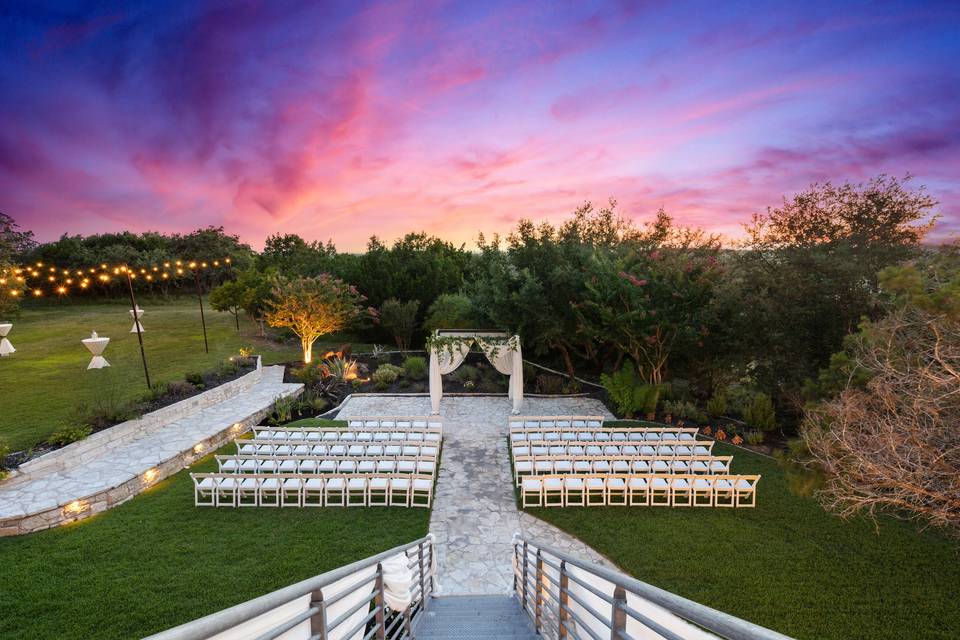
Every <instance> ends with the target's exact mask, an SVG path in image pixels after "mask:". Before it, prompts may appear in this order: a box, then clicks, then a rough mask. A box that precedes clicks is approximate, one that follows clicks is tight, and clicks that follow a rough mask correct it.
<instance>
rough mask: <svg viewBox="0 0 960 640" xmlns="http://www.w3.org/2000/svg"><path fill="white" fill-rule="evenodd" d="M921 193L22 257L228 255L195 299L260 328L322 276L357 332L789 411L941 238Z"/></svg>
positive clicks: (127, 244)
mask: <svg viewBox="0 0 960 640" xmlns="http://www.w3.org/2000/svg"><path fill="white" fill-rule="evenodd" d="M935 205H936V203H935V201H934V200H933V199H932V198H931V197H930V196H929V195H928V194H927V193H926V192H925V191H924V189H923V188H922V187H921V188H912V187H911V186H910V185H909V183H908V180H898V179H895V178H890V177H886V176H881V177H878V178H876V179H874V180H871V181H869V182H866V183H863V184H857V185H853V184H844V185H842V186H834V185H832V184H829V183H828V184H824V185H813V186H812V187H811V188H810V189H808V190H807V191H805V192H804V193H801V194H798V195H796V196H795V197H793V198H790V199H785V200H784V201H783V202H782V203H781V204H780V206H778V207H775V208H771V209H768V210H767V211H766V212H765V213H761V214H757V215H756V216H754V218H753V220H752V221H751V222H750V223H749V224H748V225H747V227H746V228H747V236H746V239H745V240H744V241H743V242H741V243H739V244H738V245H737V246H733V247H723V246H721V242H720V239H719V238H718V237H715V236H712V235H710V234H708V233H706V232H704V231H702V230H699V229H691V228H686V227H682V226H679V225H677V224H676V223H675V222H674V221H673V220H672V219H671V217H670V216H669V215H668V214H667V213H666V212H664V211H660V212H659V213H658V214H657V215H656V217H655V218H654V220H653V221H651V222H649V223H647V224H644V225H636V224H634V223H632V222H631V221H630V220H629V219H628V218H626V217H625V216H624V215H623V214H622V213H621V212H620V211H619V209H618V207H617V204H616V202H614V201H610V202H609V203H608V204H607V205H606V206H603V207H600V208H596V207H594V206H592V205H591V204H585V205H583V206H582V207H580V208H579V209H577V210H576V211H575V212H574V213H573V214H572V216H571V217H570V218H569V219H568V220H567V221H565V222H564V223H562V224H559V225H553V224H549V223H542V224H536V223H534V222H531V221H528V220H524V221H521V222H520V223H518V225H517V226H516V228H515V229H514V230H513V231H512V232H510V233H509V234H508V235H506V236H505V237H496V236H495V237H492V238H486V237H483V236H480V238H479V241H478V246H479V251H468V250H466V248H465V247H464V246H456V245H453V244H451V243H449V242H446V241H444V240H442V239H439V238H435V237H431V236H429V235H427V234H424V233H412V234H408V235H407V236H405V237H404V238H402V239H400V240H397V241H396V242H394V243H393V244H392V245H390V246H387V245H385V244H384V243H383V242H381V241H380V240H379V239H377V238H376V237H374V238H371V240H370V242H369V245H368V247H367V250H366V251H365V252H364V253H359V254H350V253H341V252H338V251H337V249H336V247H335V246H334V245H333V244H332V242H328V243H326V244H323V243H320V242H307V241H305V240H304V239H302V238H300V237H299V236H296V235H292V234H285V235H274V236H270V237H269V238H267V240H266V244H265V248H264V250H263V251H262V252H260V253H259V254H255V253H254V252H252V251H251V250H250V248H249V247H247V246H246V245H243V244H242V243H240V242H239V240H238V239H237V238H236V237H235V236H229V235H227V234H225V233H224V232H223V229H217V228H210V229H204V230H201V231H198V232H196V233H193V234H188V235H184V236H179V235H175V236H163V235H160V234H154V233H147V234H139V235H138V234H128V233H123V234H104V235H99V236H90V237H87V238H81V237H64V238H61V239H60V240H59V241H57V242H52V243H47V244H42V245H39V246H34V247H31V248H30V249H29V251H28V252H27V253H26V255H25V256H23V257H25V258H27V259H30V260H34V259H40V260H43V261H47V262H51V263H58V264H65V265H69V266H73V265H80V264H83V263H86V262H90V261H93V262H100V261H129V262H132V263H138V262H142V261H144V260H147V261H150V260H164V259H167V258H168V257H180V256H184V257H187V258H194V257H199V258H206V259H209V258H211V257H213V256H223V255H230V256H232V257H233V259H234V264H233V268H232V269H231V270H230V271H223V272H222V276H224V277H230V278H233V279H232V280H231V281H229V282H226V283H224V284H223V286H220V287H218V288H216V289H214V290H213V292H212V294H211V302H212V303H213V304H214V305H215V306H216V307H217V308H219V309H221V310H229V311H233V312H235V313H238V314H239V312H240V311H241V310H244V311H246V313H247V314H248V315H249V316H250V317H251V318H253V319H255V320H259V321H260V322H261V328H263V327H262V325H263V322H262V318H263V315H264V311H265V309H266V308H267V304H268V302H269V300H270V298H271V295H272V292H273V286H272V284H271V283H272V282H273V281H274V279H275V278H276V277H277V276H283V277H285V278H295V277H298V276H304V277H312V276H317V275H319V274H322V273H329V274H332V275H334V276H336V277H338V278H340V279H342V280H343V281H344V282H346V283H348V284H350V285H353V286H355V287H356V288H357V289H358V290H359V292H360V293H362V294H363V295H364V296H365V297H366V301H365V304H367V305H370V306H371V307H374V308H375V309H377V310H378V311H379V314H378V316H379V324H376V325H369V326H366V327H362V328H360V331H362V332H363V336H362V337H364V338H365V339H367V340H369V341H376V342H384V341H387V340H390V341H396V343H397V344H398V345H401V346H408V345H413V346H419V345H421V344H423V339H424V337H425V336H426V335H427V334H428V332H430V331H431V330H433V329H436V328H489V329H502V330H509V331H512V332H516V333H518V334H519V335H521V336H522V339H523V345H524V353H525V354H527V355H528V356H529V357H533V358H536V359H537V360H539V361H542V362H545V363H548V364H552V365H555V366H556V367H558V368H560V369H561V370H563V371H565V372H566V373H567V374H568V375H569V376H571V377H573V376H581V377H583V376H586V377H591V378H593V379H599V376H600V374H601V373H610V372H614V371H618V370H621V369H622V368H623V367H624V365H627V364H629V366H631V367H632V368H633V369H634V370H635V372H636V375H637V377H638V380H640V381H641V382H642V383H644V384H649V385H665V384H667V383H669V387H670V394H669V397H670V398H671V399H672V400H674V401H675V402H677V403H678V407H680V408H681V410H682V407H684V406H685V404H686V405H689V407H690V411H691V412H695V411H698V410H701V411H702V409H703V408H704V407H706V406H707V403H708V402H710V401H713V406H714V407H718V406H721V405H722V406H723V408H724V409H725V410H726V412H727V413H728V414H732V415H738V414H739V415H743V414H744V413H745V412H746V411H748V410H750V408H751V407H752V406H753V405H754V404H755V399H756V397H757V395H758V394H760V393H762V394H764V395H765V396H767V397H772V398H773V401H774V404H775V405H776V406H777V410H778V413H780V414H781V415H785V414H786V415H787V417H788V418H789V417H790V414H792V415H793V416H797V415H799V410H800V407H801V406H802V404H803V402H804V398H805V393H806V394H807V395H809V393H810V391H809V389H808V390H807V391H806V392H805V391H804V385H805V384H807V386H808V387H809V385H810V384H815V383H816V380H817V378H818V375H819V373H820V371H821V369H824V368H825V367H828V366H829V364H830V359H831V355H832V354H834V353H837V352H838V351H840V350H841V349H842V347H843V342H844V338H845V336H847V335H849V334H851V333H853V332H855V331H856V330H857V328H858V325H859V324H860V323H861V321H863V320H865V319H877V318H879V317H881V316H882V315H883V313H884V310H885V304H886V303H885V293H884V291H882V289H881V287H880V283H879V280H878V275H877V274H878V273H879V272H880V271H881V270H882V269H884V268H885V267H889V266H892V265H899V264H903V263H905V262H908V261H921V262H922V261H923V259H924V256H927V255H930V254H936V253H938V252H939V251H940V249H937V248H932V247H929V246H925V245H923V244H922V241H923V239H924V237H925V235H926V234H927V232H928V231H929V230H930V228H931V226H932V224H933V222H932V221H933V220H934V218H935V216H934V207H935ZM210 284H214V283H213V282H211V283H210ZM810 381H814V382H813V383H811V382H810Z"/></svg>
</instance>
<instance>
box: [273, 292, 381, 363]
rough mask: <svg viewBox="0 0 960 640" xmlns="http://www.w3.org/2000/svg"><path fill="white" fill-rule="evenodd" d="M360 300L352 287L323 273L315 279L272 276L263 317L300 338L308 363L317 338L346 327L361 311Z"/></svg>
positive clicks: (362, 298) (304, 358)
mask: <svg viewBox="0 0 960 640" xmlns="http://www.w3.org/2000/svg"><path fill="white" fill-rule="evenodd" d="M364 300H365V298H364V297H363V296H362V295H360V293H359V292H358V291H357V289H356V287H353V286H351V285H348V284H346V283H345V282H343V281H342V280H340V279H339V278H335V277H333V276H331V275H330V274H327V273H322V274H320V275H319V276H317V277H315V278H295V279H287V278H276V279H275V280H274V286H273V299H272V300H270V301H269V302H268V303H267V307H268V308H267V312H266V318H267V322H268V323H269V324H270V326H271V327H287V328H289V329H290V330H291V331H293V332H294V333H295V334H296V335H297V336H298V337H299V338H300V344H301V346H302V348H303V361H304V362H310V361H311V360H312V359H313V343H314V342H316V341H317V338H319V337H320V336H322V335H325V334H328V333H333V332H335V331H340V330H342V329H345V328H346V327H348V326H349V325H350V323H351V322H353V321H354V320H356V319H357V318H358V317H359V316H360V315H361V314H362V313H363V310H362V308H361V306H360V304H361V303H362V302H363V301H364Z"/></svg>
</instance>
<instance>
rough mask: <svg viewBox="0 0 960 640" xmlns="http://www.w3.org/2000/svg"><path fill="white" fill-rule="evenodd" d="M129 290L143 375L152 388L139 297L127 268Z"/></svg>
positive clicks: (148, 386) (149, 387) (148, 385)
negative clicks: (139, 309) (138, 310)
mask: <svg viewBox="0 0 960 640" xmlns="http://www.w3.org/2000/svg"><path fill="white" fill-rule="evenodd" d="M126 274H127V291H129V292H130V308H131V309H133V324H134V326H135V327H136V328H137V341H139V342H140V359H141V360H143V377H144V378H146V379H147V389H151V388H152V387H151V385H150V371H149V370H148V369H147V353H146V352H145V351H144V350H143V331H142V330H141V329H140V318H138V317H137V297H136V296H135V295H134V294H133V279H132V278H131V277H130V269H129V268H127V270H126Z"/></svg>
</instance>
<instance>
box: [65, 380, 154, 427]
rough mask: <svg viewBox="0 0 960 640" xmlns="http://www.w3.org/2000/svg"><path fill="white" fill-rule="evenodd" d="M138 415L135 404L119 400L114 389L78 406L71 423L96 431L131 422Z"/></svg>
mask: <svg viewBox="0 0 960 640" xmlns="http://www.w3.org/2000/svg"><path fill="white" fill-rule="evenodd" d="M138 415H139V412H138V410H137V405H136V404H135V403H133V402H130V401H129V400H124V399H123V398H121V397H120V395H119V394H118V393H117V391H116V390H115V389H107V390H105V392H104V393H102V394H98V395H96V396H94V397H93V398H91V399H90V400H89V401H88V402H86V403H84V404H81V405H79V406H78V407H77V409H76V411H75V412H74V418H73V422H75V423H77V424H86V425H90V426H91V427H93V428H94V429H95V430H96V429H103V428H105V427H109V426H112V425H115V424H119V423H121V422H126V421H127V420H132V419H133V418H136V417H137V416H138Z"/></svg>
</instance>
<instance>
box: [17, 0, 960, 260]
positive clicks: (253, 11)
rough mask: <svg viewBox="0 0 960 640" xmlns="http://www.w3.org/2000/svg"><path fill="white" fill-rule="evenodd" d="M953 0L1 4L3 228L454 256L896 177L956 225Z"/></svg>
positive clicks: (716, 225) (736, 225)
mask: <svg viewBox="0 0 960 640" xmlns="http://www.w3.org/2000/svg"><path fill="white" fill-rule="evenodd" d="M958 61H960V4H958V3H956V2H949V3H948V2H944V3H936V2H926V3H894V2H889V3H888V2H856V3H854V2H838V1H837V0H831V1H830V2H795V3H787V2H772V3H767V4H762V3H746V2H743V3H740V2H693V3H688V4H681V3H654V2H616V3H615V2H606V3H596V4H594V3H581V2H570V3H559V2H542V3H518V2H500V3H495V2H483V1H479V2H460V3H456V2H418V3H401V2H389V3H382V4H373V3H371V4H366V3H358V2H340V3H325V2H303V3H294V2H285V1H279V0H271V1H266V0H264V1H262V2H232V1H231V2H217V3H215V2H207V3H203V2H179V3H173V2H161V1H160V0H150V1H145V2H140V3H133V2H130V3H119V2H118V3H110V2H43V1H33V0H31V1H25V2H16V1H15V2H13V3H12V4H11V3H10V2H5V3H4V4H3V6H2V8H0V211H3V212H4V213H7V214H9V215H11V216H13V217H14V218H15V219H16V220H17V221H18V222H19V223H20V224H21V226H23V227H25V228H28V229H32V230H33V231H34V232H35V233H36V234H37V236H38V238H39V239H40V240H50V239H54V238H56V237H58V236H60V235H61V234H63V233H70V234H76V233H80V234H90V233H98V232H104V231H117V230H124V229H129V230H134V231H143V230H148V229H150V230H157V231H164V232H172V231H181V232H186V231H191V230H193V229H196V228H198V227H200V226H206V225H209V224H213V225H224V226H225V227H226V228H227V230H228V231H230V232H232V233H237V234H239V235H240V236H241V237H242V238H243V239H244V240H245V241H247V242H249V243H251V244H252V245H253V246H254V247H258V248H259V247H261V246H262V244H263V239H264V237H265V236H266V235H268V234H271V233H276V232H290V233H299V234H300V235H302V236H304V237H305V238H307V239H320V240H326V239H328V238H332V239H333V240H334V242H335V244H336V245H337V247H338V248H339V249H341V250H357V249H360V248H362V247H363V246H364V245H365V243H366V239H367V238H368V237H369V236H370V235H372V234H377V235H379V236H380V237H381V238H383V239H385V240H392V239H394V238H395V237H397V236H398V235H402V234H403V233H404V232H407V231H414V230H427V231H429V232H432V233H434V234H437V235H440V236H443V237H445V238H448V239H450V240H453V241H456V242H466V243H467V244H468V246H472V245H473V241H474V239H475V238H476V235H477V232H478V231H483V232H485V233H493V232H498V231H499V232H503V231H506V230H507V229H509V228H510V227H511V226H513V224H514V223H515V222H516V221H517V220H518V219H519V218H521V217H529V218H533V219H537V220H539V219H552V220H559V219H562V218H563V217H564V216H566V215H567V214H568V213H569V212H570V211H572V210H573V209H574V208H576V207H577V205H579V204H580V203H582V202H583V201H585V200H592V201H594V202H604V201H606V200H607V198H609V197H614V198H617V199H618V200H619V202H620V204H621V206H622V209H623V211H624V212H625V213H626V214H628V215H630V216H631V217H633V218H635V219H637V220H638V221H643V220H647V219H650V217H652V215H653V214H654V213H655V211H656V210H657V208H659V207H664V208H665V209H666V210H667V211H668V212H669V213H671V214H673V215H674V216H675V218H676V219H678V220H679V221H680V222H682V223H685V224H691V225H697V226H701V227H704V228H707V229H709V230H712V231H716V232H720V233H724V234H727V235H730V236H736V235H737V234H738V233H739V231H740V224H741V223H742V222H745V221H746V220H748V218H749V216H750V214H751V213H752V212H754V211H761V210H763V209H765V207H766V206H767V205H776V204H777V203H778V202H779V201H780V198H781V196H782V195H783V194H788V195H789V194H791V193H794V192H795V191H797V190H799V189H803V188H804V187H805V186H806V185H808V184H809V183H811V182H814V181H824V180H833V181H834V182H843V181H845V180H850V181H860V180H863V179H867V178H869V177H871V176H874V175H876V174H878V173H889V174H892V175H896V176H903V175H904V174H906V173H911V174H913V175H914V176H916V178H915V182H914V183H915V184H917V185H919V184H925V185H926V186H927V187H928V189H929V191H930V193H931V194H932V195H933V196H934V197H935V198H936V199H937V200H939V201H940V203H941V205H940V207H939V211H940V213H941V214H942V215H943V222H942V223H941V225H940V230H939V237H942V238H946V237H950V236H951V235H952V234H956V233H958V232H960V63H958Z"/></svg>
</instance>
